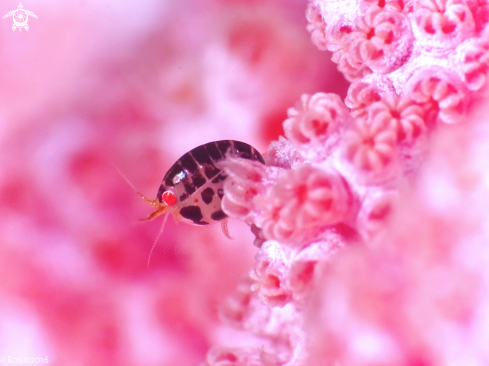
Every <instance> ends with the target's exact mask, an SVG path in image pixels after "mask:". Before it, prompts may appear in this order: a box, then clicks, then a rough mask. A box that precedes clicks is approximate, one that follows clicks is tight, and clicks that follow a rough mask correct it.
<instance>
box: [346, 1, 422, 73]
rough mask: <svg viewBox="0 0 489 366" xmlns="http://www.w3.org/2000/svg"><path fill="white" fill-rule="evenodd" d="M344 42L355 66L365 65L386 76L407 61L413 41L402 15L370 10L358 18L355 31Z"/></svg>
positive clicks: (395, 12)
mask: <svg viewBox="0 0 489 366" xmlns="http://www.w3.org/2000/svg"><path fill="white" fill-rule="evenodd" d="M345 42H346V43H347V44H348V45H349V46H348V47H349V48H348V49H349V56H350V57H351V59H352V60H353V62H356V63H365V65H367V66H368V67H369V68H370V69H371V70H373V71H375V72H378V73H380V74H384V73H386V72H389V71H392V70H394V69H396V68H398V67H400V66H401V65H402V64H403V63H404V62H405V61H406V60H407V58H408V57H409V54H410V52H411V50H412V42H413V37H412V34H411V29H410V27H409V23H408V22H407V19H406V18H405V16H404V15H403V14H401V13H399V12H397V11H390V10H384V9H381V8H377V7H371V8H369V9H368V10H367V12H366V14H365V15H364V16H363V17H359V18H357V21H356V26H355V29H354V31H353V32H351V33H350V34H349V35H348V37H346V39H345Z"/></svg>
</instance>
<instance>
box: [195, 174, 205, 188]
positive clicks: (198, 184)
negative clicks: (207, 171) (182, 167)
mask: <svg viewBox="0 0 489 366" xmlns="http://www.w3.org/2000/svg"><path fill="white" fill-rule="evenodd" d="M206 182H207V180H206V179H205V178H204V177H203V176H202V174H200V173H196V174H194V175H192V184H193V185H194V186H195V187H197V188H200V187H202V186H203V185H204V184H205V183H206Z"/></svg>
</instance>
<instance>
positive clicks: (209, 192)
mask: <svg viewBox="0 0 489 366" xmlns="http://www.w3.org/2000/svg"><path fill="white" fill-rule="evenodd" d="M201 195H202V201H204V203H205V204H206V205H208V204H209V203H211V202H212V198H213V197H214V190H213V189H212V188H211V187H207V188H206V189H204V190H203V191H202V193H201Z"/></svg>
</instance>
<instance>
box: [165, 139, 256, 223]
mask: <svg viewBox="0 0 489 366" xmlns="http://www.w3.org/2000/svg"><path fill="white" fill-rule="evenodd" d="M229 155H231V156H235V157H239V158H243V159H249V160H254V161H259V162H261V163H262V164H265V161H264V160H263V157H262V156H261V155H260V153H259V152H258V151H257V150H256V149H255V148H253V147H252V146H250V145H248V144H245V143H244V142H240V141H232V140H222V141H214V142H209V143H207V144H204V145H201V146H198V147H196V148H195V149H192V150H191V151H189V152H188V153H186V154H185V155H183V156H182V157H181V158H180V159H178V160H177V162H176V163H175V164H173V166H172V167H171V168H170V169H169V170H168V172H167V173H166V175H165V177H164V178H163V181H162V182H161V185H160V188H159V190H158V195H157V199H158V201H159V202H161V199H162V195H163V192H165V191H172V192H173V193H174V194H175V196H176V198H177V203H176V205H175V207H174V210H175V211H176V212H174V214H175V215H176V217H177V219H178V218H179V219H181V220H182V221H186V222H188V223H191V224H194V225H208V224H212V223H214V222H217V221H220V220H222V219H224V218H226V217H227V216H226V214H225V213H224V212H223V211H222V209H221V200H222V197H223V194H224V191H223V185H224V180H225V179H226V173H225V172H224V171H222V170H221V169H219V168H218V167H217V166H216V163H218V162H219V161H221V160H223V159H225V158H226V156H229Z"/></svg>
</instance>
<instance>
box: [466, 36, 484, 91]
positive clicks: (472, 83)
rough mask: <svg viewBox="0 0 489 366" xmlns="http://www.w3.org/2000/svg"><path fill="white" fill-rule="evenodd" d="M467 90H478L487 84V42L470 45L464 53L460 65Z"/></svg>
mask: <svg viewBox="0 0 489 366" xmlns="http://www.w3.org/2000/svg"><path fill="white" fill-rule="evenodd" d="M461 68H462V73H463V75H464V78H465V83H466V85H467V88H468V89H469V90H473V91H478V90H481V89H483V88H484V87H486V86H487V77H488V71H489V44H487V43H486V42H484V43H482V44H476V45H472V46H471V47H470V48H469V49H468V50H467V52H466V53H465V55H464V59H463V64H462V66H461Z"/></svg>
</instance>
